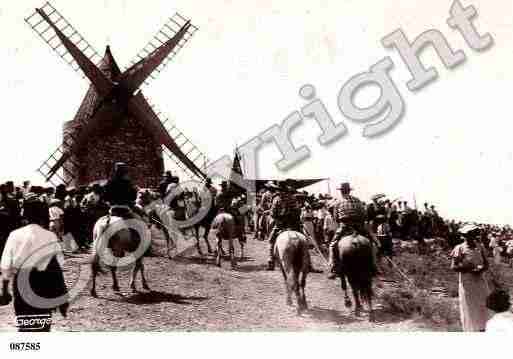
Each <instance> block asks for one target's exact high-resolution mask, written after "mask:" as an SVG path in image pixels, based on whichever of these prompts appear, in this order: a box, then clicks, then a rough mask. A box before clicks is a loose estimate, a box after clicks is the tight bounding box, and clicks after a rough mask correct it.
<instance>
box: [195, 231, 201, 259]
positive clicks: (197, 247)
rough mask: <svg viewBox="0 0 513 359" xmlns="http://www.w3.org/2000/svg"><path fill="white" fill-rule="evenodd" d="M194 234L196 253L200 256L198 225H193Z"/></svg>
mask: <svg viewBox="0 0 513 359" xmlns="http://www.w3.org/2000/svg"><path fill="white" fill-rule="evenodd" d="M194 235H195V237H196V249H197V250H198V254H199V255H200V256H202V255H203V252H202V251H201V245H200V235H199V226H194Z"/></svg>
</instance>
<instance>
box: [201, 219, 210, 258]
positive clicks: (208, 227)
mask: <svg viewBox="0 0 513 359" xmlns="http://www.w3.org/2000/svg"><path fill="white" fill-rule="evenodd" d="M204 229H205V233H204V234H203V238H204V239H205V243H206V244H207V251H208V254H212V247H211V246H210V242H209V241H208V235H209V233H210V224H207V225H205V227H204Z"/></svg>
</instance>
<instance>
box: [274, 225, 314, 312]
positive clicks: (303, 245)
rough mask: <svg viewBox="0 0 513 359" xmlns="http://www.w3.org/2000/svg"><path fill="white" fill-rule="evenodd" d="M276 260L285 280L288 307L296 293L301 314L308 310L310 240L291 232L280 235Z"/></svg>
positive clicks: (276, 245) (275, 254) (275, 247)
mask: <svg viewBox="0 0 513 359" xmlns="http://www.w3.org/2000/svg"><path fill="white" fill-rule="evenodd" d="M274 259H275V260H278V262H279V264H280V269H281V272H282V273H283V279H284V280H285V289H286V291H287V305H292V297H291V293H292V292H294V293H295V294H296V300H297V313H298V314H301V312H303V311H304V310H306V309H307V308H308V305H307V302H306V296H305V286H306V277H307V275H308V272H309V271H310V263H311V259H310V253H309V251H308V240H307V238H306V237H305V235H304V234H302V233H299V232H296V231H291V230H287V231H284V232H282V233H280V234H279V235H278V237H277V238H276V243H275V245H274Z"/></svg>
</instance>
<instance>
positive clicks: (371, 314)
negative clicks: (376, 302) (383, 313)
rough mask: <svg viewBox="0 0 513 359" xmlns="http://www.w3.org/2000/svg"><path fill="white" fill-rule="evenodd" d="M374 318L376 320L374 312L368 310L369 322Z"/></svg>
mask: <svg viewBox="0 0 513 359" xmlns="http://www.w3.org/2000/svg"><path fill="white" fill-rule="evenodd" d="M375 320H376V318H375V317H374V313H373V312H370V313H369V322H374V321H375Z"/></svg>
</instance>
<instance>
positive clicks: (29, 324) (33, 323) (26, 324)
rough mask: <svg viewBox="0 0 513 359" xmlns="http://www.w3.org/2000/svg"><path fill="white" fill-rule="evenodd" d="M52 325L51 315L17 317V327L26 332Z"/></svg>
mask: <svg viewBox="0 0 513 359" xmlns="http://www.w3.org/2000/svg"><path fill="white" fill-rule="evenodd" d="M51 324H52V318H51V317H50V315H49V314H40V315H18V316H17V317H16V327H17V328H23V329H25V330H40V329H43V328H44V327H45V326H49V325H51Z"/></svg>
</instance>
